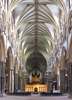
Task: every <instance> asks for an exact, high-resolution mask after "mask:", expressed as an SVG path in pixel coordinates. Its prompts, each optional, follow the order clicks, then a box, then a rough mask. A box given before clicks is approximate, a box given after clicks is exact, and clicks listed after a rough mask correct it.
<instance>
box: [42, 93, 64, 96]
mask: <svg viewBox="0 0 72 100" xmlns="http://www.w3.org/2000/svg"><path fill="white" fill-rule="evenodd" d="M40 95H41V96H62V95H63V94H62V93H46V92H42V93H40Z"/></svg>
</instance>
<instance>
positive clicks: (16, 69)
mask: <svg viewBox="0 0 72 100" xmlns="http://www.w3.org/2000/svg"><path fill="white" fill-rule="evenodd" d="M15 74H18V60H17V57H16V58H15Z"/></svg>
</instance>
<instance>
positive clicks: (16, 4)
mask: <svg viewBox="0 0 72 100" xmlns="http://www.w3.org/2000/svg"><path fill="white" fill-rule="evenodd" d="M8 9H9V10H8V11H9V12H8V13H10V12H12V16H13V18H14V23H15V33H16V35H17V37H18V44H19V47H20V48H21V55H22V59H23V60H24V62H25V64H26V62H27V59H28V58H29V57H30V55H31V54H32V53H33V52H35V51H37V52H39V53H40V54H42V55H43V57H45V59H46V60H47V59H48V57H49V54H50V51H51V50H52V47H53V44H54V36H55V35H58V33H59V20H60V16H61V13H60V12H64V13H66V7H65V3H64V0H10V3H9V7H8ZM34 63H35V61H34ZM34 63H33V62H32V63H30V64H29V65H30V66H31V64H32V65H33V64H34ZM38 65H39V67H41V66H45V65H42V61H39V62H38ZM30 68H31V67H30ZM42 68H43V67H42ZM42 68H40V69H42Z"/></svg>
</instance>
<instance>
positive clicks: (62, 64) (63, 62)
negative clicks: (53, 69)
mask: <svg viewBox="0 0 72 100" xmlns="http://www.w3.org/2000/svg"><path fill="white" fill-rule="evenodd" d="M66 55H67V52H66V49H65V47H63V48H62V52H61V58H60V69H61V70H63V69H65V67H66Z"/></svg>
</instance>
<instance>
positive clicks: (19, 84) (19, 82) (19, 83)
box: [18, 76, 21, 91]
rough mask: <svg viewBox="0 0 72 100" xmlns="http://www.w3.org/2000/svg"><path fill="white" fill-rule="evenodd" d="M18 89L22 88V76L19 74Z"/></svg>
mask: <svg viewBox="0 0 72 100" xmlns="http://www.w3.org/2000/svg"><path fill="white" fill-rule="evenodd" d="M18 90H19V91H20V90H21V76H18Z"/></svg>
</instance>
